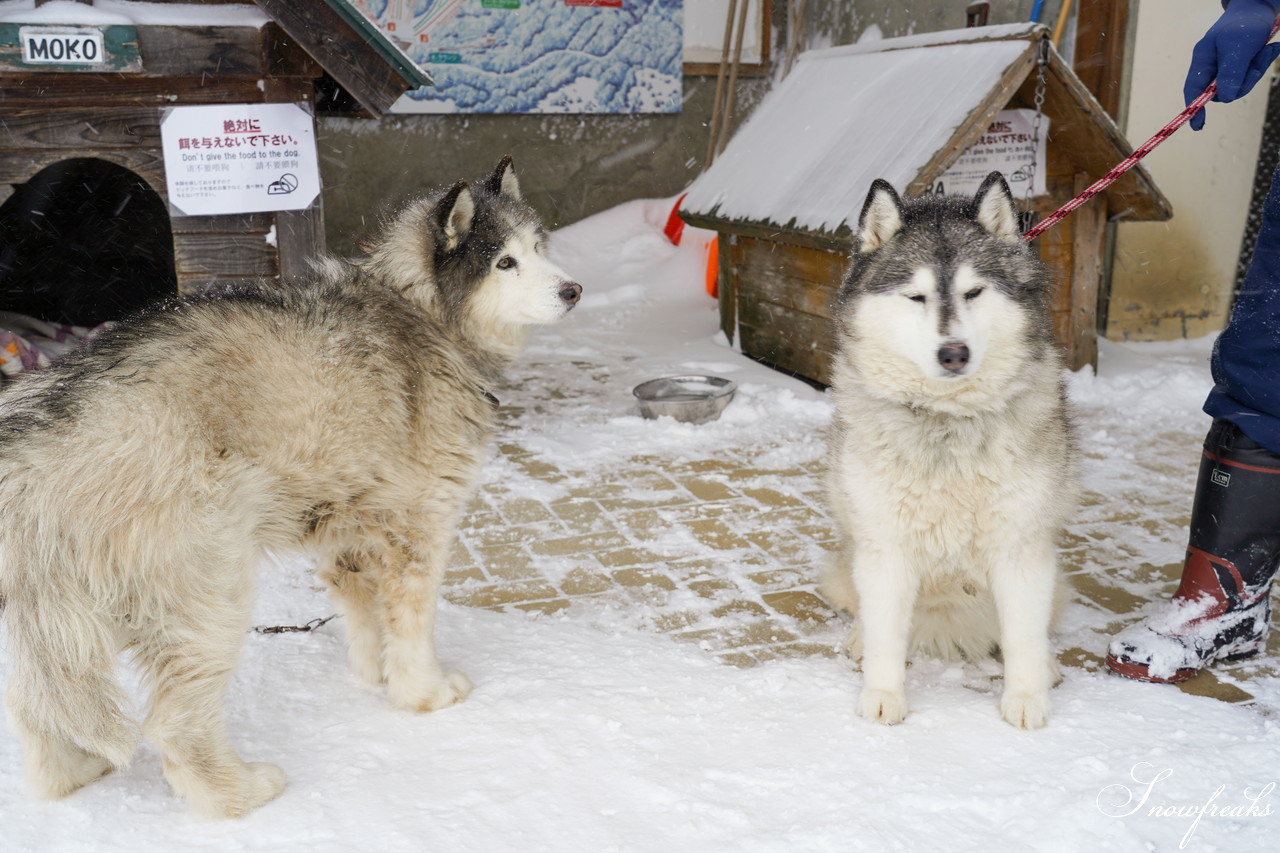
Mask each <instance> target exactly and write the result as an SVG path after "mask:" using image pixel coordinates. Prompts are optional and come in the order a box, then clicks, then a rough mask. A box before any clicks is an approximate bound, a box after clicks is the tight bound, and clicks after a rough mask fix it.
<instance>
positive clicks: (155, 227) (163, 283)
mask: <svg viewBox="0 0 1280 853" xmlns="http://www.w3.org/2000/svg"><path fill="white" fill-rule="evenodd" d="M176 292H177V276H176V274H175V272H174V251H173V234H172V231H171V228H170V223H169V213H168V210H167V208H166V206H165V203H164V201H163V200H162V199H161V198H160V196H159V195H158V194H157V193H156V192H155V190H153V189H152V188H151V187H150V186H149V185H148V184H147V182H146V181H145V180H143V179H142V178H141V177H139V176H138V175H136V174H134V173H133V172H131V171H129V170H128V169H126V168H124V167H123V166H118V165H116V164H114V163H109V162H107V161H105V160H99V159H95V158H89V157H79V158H73V159H68V160H63V161H60V162H58V163H54V164H53V165H50V166H47V167H46V168H44V169H42V170H40V171H39V172H37V173H36V174H35V175H34V176H32V177H31V178H30V179H29V180H28V181H27V182H26V183H24V184H15V185H13V192H12V194H11V195H10V196H9V197H8V198H7V199H6V200H5V202H4V204H3V205H0V310H4V311H11V312H14V313H17V314H26V315H28V316H32V317H36V318H39V319H41V320H47V321H49V322H54V323H66V324H70V325H76V326H88V327H92V326H96V325H98V324H99V323H102V322H105V321H108V320H118V319H120V318H121V317H123V316H124V315H125V314H128V313H129V312H130V311H132V310H133V309H135V308H138V307H139V306H141V305H143V304H145V303H147V302H149V301H151V300H152V299H154V298H156V297H158V296H162V295H169V294H173V293H176Z"/></svg>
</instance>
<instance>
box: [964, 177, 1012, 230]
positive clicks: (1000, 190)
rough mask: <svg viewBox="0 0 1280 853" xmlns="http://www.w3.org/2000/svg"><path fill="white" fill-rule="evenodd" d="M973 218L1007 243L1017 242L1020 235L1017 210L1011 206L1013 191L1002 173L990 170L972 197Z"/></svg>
mask: <svg viewBox="0 0 1280 853" xmlns="http://www.w3.org/2000/svg"><path fill="white" fill-rule="evenodd" d="M973 218H974V219H976V220H978V224H979V225H981V226H982V227H983V228H985V229H986V230H987V232H988V233H989V234H991V235H992V236H995V237H999V238H1000V239H1001V240H1004V241H1005V242H1007V243H1017V242H1018V241H1019V240H1021V238H1022V235H1021V234H1020V233H1019V231H1018V211H1017V209H1016V208H1015V207H1014V206H1013V193H1011V192H1010V191H1009V185H1008V184H1007V183H1006V182H1005V179H1004V175H1002V174H1000V173H999V172H992V173H991V174H990V175H987V178H986V180H984V181H983V182H982V186H980V187H978V192H977V195H975V196H974V197H973Z"/></svg>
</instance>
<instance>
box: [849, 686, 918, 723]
mask: <svg viewBox="0 0 1280 853" xmlns="http://www.w3.org/2000/svg"><path fill="white" fill-rule="evenodd" d="M858 714H859V715H860V716H862V717H864V718H866V719H868V720H871V721H872V722H876V723H884V724H885V725H889V726H892V725H896V724H897V723H900V722H902V718H903V717H905V716H906V715H907V697H906V695H905V694H903V693H901V692H898V691H893V690H872V689H870V688H863V691H862V694H861V695H860V696H859V697H858Z"/></svg>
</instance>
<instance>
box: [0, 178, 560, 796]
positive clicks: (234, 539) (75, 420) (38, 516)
mask: <svg viewBox="0 0 1280 853" xmlns="http://www.w3.org/2000/svg"><path fill="white" fill-rule="evenodd" d="M545 238H546V235H545V233H544V232H543V231H542V229H541V227H540V226H539V225H538V224H537V222H536V219H535V217H534V215H533V213H532V211H531V210H530V209H529V208H528V207H527V205H525V204H524V203H523V201H522V200H521V198H520V192H519V185H518V182H517V180H516V177H515V174H514V172H513V171H512V169H511V165H510V159H509V158H508V159H504V161H503V162H502V163H501V164H499V167H498V169H497V171H496V172H495V173H494V174H493V175H492V176H491V177H489V178H488V179H487V180H485V181H483V182H481V183H480V184H478V185H476V186H474V187H468V186H467V185H466V184H464V183H459V184H456V185H455V186H454V187H452V188H451V189H449V190H448V191H444V192H439V193H436V194H434V195H432V196H430V197H428V198H426V199H423V200H421V201H419V202H417V203H415V204H412V205H410V206H408V207H406V208H405V209H404V210H403V211H401V212H400V213H399V214H398V215H396V216H395V217H393V218H392V219H391V220H389V222H388V223H387V225H386V226H385V229H384V231H383V233H382V234H381V236H380V237H379V238H378V239H377V240H376V241H375V242H374V243H373V244H372V246H371V249H370V251H369V253H368V254H367V255H365V256H363V257H360V258H358V259H355V260H352V261H338V260H333V259H330V260H328V261H325V262H323V263H321V264H319V265H318V272H317V274H316V276H315V280H313V281H306V282H301V283H292V284H272V283H261V284H257V285H253V286H243V287H238V288H233V289H230V290H226V291H223V292H219V293H214V294H210V295H203V296H194V297H188V298H174V299H170V300H167V301H164V302H162V303H160V304H158V305H156V306H154V307H152V308H150V309H148V310H145V311H143V312H142V313H140V314H138V315H136V316H133V317H131V318H129V319H126V320H125V321H123V322H121V323H120V324H119V325H118V326H117V327H115V328H114V329H112V330H110V331H108V332H106V333H104V334H102V335H101V336H100V337H99V338H98V339H97V340H96V341H94V342H93V343H92V344H91V345H90V346H89V347H88V348H85V349H83V350H80V351H78V352H75V353H73V354H71V355H69V356H67V357H66V358H65V360H63V361H62V362H60V363H58V364H56V365H55V366H54V367H52V368H50V369H48V370H46V371H43V372H40V373H36V374H31V375H29V376H27V377H24V378H23V379H22V380H21V381H19V382H18V383H16V384H15V385H14V386H13V388H12V389H10V390H8V391H6V393H5V394H4V395H3V396H2V397H0V519H3V523H0V596H3V599H4V601H5V605H6V609H5V611H4V621H5V623H6V626H7V629H8V636H9V641H10V645H9V648H10V652H11V655H12V668H11V677H10V683H9V686H8V692H7V700H6V704H7V708H8V713H9V720H10V724H11V727H12V729H13V731H14V732H15V733H16V734H17V736H18V738H19V739H20V741H21V744H22V748H23V753H24V764H25V767H26V773H27V777H28V779H29V782H30V784H31V786H32V787H33V788H34V789H35V790H36V791H37V792H38V793H40V794H43V795H45V796H49V797H60V796H63V795H66V794H68V793H70V792H72V791H74V790H75V789H77V788H79V787H80V786H82V785H84V784H86V783H87V782H90V781H92V780H94V779H96V778H98V777H99V776H101V775H103V774H104V773H106V772H109V771H110V770H111V769H112V768H119V767H124V766H126V765H127V764H129V762H130V760H131V757H132V755H133V752H134V747H135V739H136V735H135V732H134V729H133V726H132V724H131V722H130V721H129V720H128V719H127V718H126V716H125V714H124V713H123V712H122V710H121V699H122V695H121V691H120V688H119V686H118V685H117V682H116V680H115V677H114V673H113V670H114V668H115V665H116V659H117V655H118V653H119V652H120V651H121V650H122V649H127V650H128V651H129V652H130V653H131V656H132V659H133V661H134V662H135V663H136V665H137V666H138V667H139V669H140V670H141V672H142V674H143V676H144V683H145V685H146V687H147V689H148V692H149V697H148V706H147V712H146V718H145V721H144V723H143V726H142V731H143V733H144V734H145V736H146V737H147V738H148V739H150V740H151V742H152V743H154V744H155V746H156V747H157V748H158V749H159V750H160V753H161V755H162V757H163V760H164V772H165V776H166V778H167V779H168V780H169V782H170V783H171V784H172V785H173V787H174V788H175V789H176V790H177V791H178V793H180V794H181V795H183V796H184V797H186V798H187V799H188V800H189V801H190V802H191V803H192V804H193V806H195V807H196V808H197V809H199V810H201V811H203V812H206V813H209V814H213V815H224V816H236V815H242V814H245V813H246V812H248V811H250V810H252V809H254V808H256V807H257V806H260V805H262V804H263V803H265V802H267V801H268V800H270V799H271V798H273V797H275V796H276V795H277V794H279V793H280V791H281V790H282V789H283V786H284V775H283V773H282V772H281V771H280V770H279V768H277V767H275V766H272V765H270V764H247V763H245V762H244V761H242V760H241V759H240V758H239V756H238V755H237V754H236V753H235V752H234V751H233V750H232V748H231V746H230V745H229V744H228V741H227V737H226V734H225V731H224V721H223V695H224V693H225V689H226V686H227V682H228V679H229V677H230V675H231V673H232V671H233V669H234V667H235V665H236V662H237V657H238V654H239V649H240V646H241V642H242V639H243V636H244V633H245V631H246V629H247V628H248V627H249V617H250V607H251V601H252V597H253V591H254V573H255V571H256V566H257V564H258V562H259V560H260V557H261V555H262V554H263V553H264V551H271V550H277V551H290V550H299V549H302V550H305V551H307V552H308V553H310V554H312V555H314V556H315V557H316V558H317V560H318V565H319V567H320V569H319V571H320V575H321V576H322V577H323V578H324V580H325V581H327V583H328V584H329V585H330V587H331V588H332V592H333V594H334V597H335V599H336V601H337V604H338V607H339V609H340V611H341V612H342V614H343V616H344V617H345V618H344V620H343V624H344V625H345V628H346V634H347V640H348V646H349V653H350V661H351V664H352V665H353V667H354V669H355V671H356V672H357V673H358V674H359V675H360V676H361V677H363V678H365V679H367V680H368V681H370V682H373V683H385V684H386V689H387V693H388V695H389V697H390V699H391V701H392V702H393V703H394V704H395V705H396V706H398V707H400V708H405V709H408V710H411V711H431V710H434V709H437V708H442V707H445V706H447V705H451V704H453V703H456V702H459V701H461V700H462V699H463V698H465V697H466V695H467V693H468V691H469V689H470V685H469V684H468V682H467V680H466V678H464V677H463V676H462V675H461V674H459V673H456V672H451V671H447V670H445V669H444V668H443V667H442V666H441V665H440V663H439V662H438V660H437V658H436V653H435V649H434V642H433V626H434V621H435V608H436V592H437V587H438V586H439V584H440V581H441V578H442V575H443V573H444V569H445V560H446V557H447V553H448V548H449V540H450V538H451V536H452V533H453V529H454V526H455V523H456V520H457V518H458V516H459V514H460V513H461V511H462V509H463V507H464V504H465V502H466V500H467V499H468V498H469V496H470V494H471V492H472V488H473V483H474V481H475V479H476V475H477V473H478V470H479V468H480V466H481V463H482V460H483V457H484V454H485V452H486V450H485V448H486V442H487V438H488V436H489V433H490V430H491V423H492V419H493V404H494V401H493V398H492V395H491V394H490V393H489V392H488V390H487V389H488V388H489V387H490V385H491V383H492V382H493V380H494V379H495V375H496V373H497V372H498V371H499V370H500V369H501V368H502V367H503V366H504V365H505V364H506V363H508V362H509V360H510V359H512V358H513V357H514V356H515V355H516V354H517V353H518V352H519V350H520V347H521V346H522V343H523V340H524V337H525V335H526V334H527V330H528V329H529V327H530V325H531V324H537V323H549V322H553V321H555V320H558V319H559V318H560V317H562V316H564V314H565V313H566V312H567V311H568V310H569V309H570V308H571V307H572V306H573V304H574V303H575V302H576V301H577V299H578V295H579V294H580V292H581V288H580V287H579V286H578V285H577V284H575V283H573V282H571V281H570V280H569V279H568V278H567V277H566V276H565V275H564V274H563V273H562V272H561V271H560V270H558V269H557V268H556V267H555V266H554V265H552V264H551V263H550V261H548V260H547V259H546V257H545V254H544V249H545V244H546V239H545Z"/></svg>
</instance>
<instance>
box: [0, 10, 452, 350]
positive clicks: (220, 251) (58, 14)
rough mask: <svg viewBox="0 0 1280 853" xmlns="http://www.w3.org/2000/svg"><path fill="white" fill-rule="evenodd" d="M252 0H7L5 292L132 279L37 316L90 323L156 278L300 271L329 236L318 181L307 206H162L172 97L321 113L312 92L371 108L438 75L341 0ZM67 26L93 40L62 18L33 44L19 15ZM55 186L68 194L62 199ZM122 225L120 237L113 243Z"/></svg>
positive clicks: (20, 297)
mask: <svg viewBox="0 0 1280 853" xmlns="http://www.w3.org/2000/svg"><path fill="white" fill-rule="evenodd" d="M254 3H255V4H256V5H254V4H251V3H248V2H245V0H240V2H239V3H231V2H227V0H203V2H201V0H186V2H166V0H159V2H157V0H150V2H148V3H138V4H136V6H135V4H130V3H127V2H124V3H121V4H119V5H118V7H117V6H115V5H113V6H112V7H111V11H110V12H104V11H103V10H100V9H98V8H96V7H93V6H91V5H88V4H84V3H82V4H77V5H75V6H72V5H71V4H69V3H66V2H63V3H59V4H56V5H55V6H46V5H45V4H44V3H42V2H39V0H36V2H32V4H31V8H30V9H29V10H28V9H24V8H22V7H21V6H19V7H18V8H17V9H14V8H12V7H7V8H6V9H4V10H3V11H4V17H3V18H2V19H0V104H2V105H3V109H4V121H3V122H0V203H3V205H4V208H7V210H5V211H4V212H3V213H0V229H3V230H0V310H13V311H19V312H25V313H34V311H32V310H25V309H28V308H29V307H31V306H34V307H35V309H40V308H41V306H42V305H43V306H44V309H45V310H44V312H45V313H56V309H57V306H58V304H59V303H65V302H66V300H65V299H61V298H60V297H59V293H60V291H63V290H65V289H67V288H74V287H80V288H82V289H88V290H91V291H92V290H96V289H101V288H103V287H108V286H109V287H116V286H119V287H123V288H128V287H130V286H132V287H133V288H134V290H133V291H131V292H129V293H124V294H123V295H119V296H117V297H115V298H107V297H103V296H102V295H101V294H100V293H92V292H91V293H88V294H86V295H84V298H82V299H81V300H80V301H81V303H83V304H89V303H93V307H92V308H86V309H85V310H86V311H87V312H88V314H89V315H93V316H80V317H77V316H65V317H54V316H46V317H44V319H50V320H61V321H64V322H77V323H79V324H82V325H83V324H86V323H88V322H91V321H92V322H96V321H98V320H101V319H109V317H104V316H98V315H101V314H104V313H107V314H109V313H111V312H112V311H113V310H114V311H115V312H117V313H122V312H123V310H127V309H128V308H130V307H132V306H133V305H134V304H138V303H140V302H143V301H145V300H146V299H147V298H149V297H150V296H151V295H155V293H156V292H164V291H166V290H169V291H171V290H173V289H175V288H176V289H177V290H178V291H180V292H194V291H198V290H201V289H203V288H206V287H208V286H210V285H212V284H215V283H224V282H232V281H235V280H237V279H243V278H257V277H277V276H288V275H293V274H295V273H302V272H304V271H305V269H306V263H307V261H308V259H310V258H312V257H314V256H315V255H316V254H317V252H318V251H320V250H321V248H322V247H323V243H324V223H323V214H322V208H321V205H320V201H319V197H318V196H317V198H316V200H315V201H314V203H312V204H311V206H310V207H308V208H307V209H304V210H296V211H282V212H255V213H243V214H225V215H205V216H188V215H178V213H177V212H174V215H173V217H172V220H171V221H170V213H171V208H170V206H169V204H168V194H167V189H166V175H165V159H164V156H163V151H162V145H161V130H160V128H161V122H162V119H163V118H164V116H165V114H166V111H167V110H168V109H169V108H170V107H174V106H185V105H211V104H214V105H237V104H298V105H301V106H302V107H303V109H304V110H305V111H306V112H307V113H309V114H310V115H311V119H310V122H311V128H312V131H314V115H315V112H316V110H324V111H334V112H345V113H349V114H356V115H361V116H364V117H369V118H377V117H379V116H381V115H382V114H383V113H385V111H386V110H387V109H388V108H389V107H390V106H391V104H392V103H393V102H394V101H395V100H396V99H397V98H398V97H399V96H400V95H401V94H402V93H403V92H405V91H406V90H407V89H410V88H414V87H417V86H420V85H425V84H428V83H429V82H430V79H429V78H428V77H426V76H425V75H424V74H423V73H422V72H420V71H419V70H418V69H417V68H416V67H415V66H414V65H413V63H412V62H411V61H409V60H408V59H407V58H406V57H404V55H403V54H402V53H401V52H400V51H399V49H398V48H396V47H394V46H393V45H392V44H391V43H390V42H389V41H387V40H386V39H385V38H384V37H383V36H382V35H381V34H380V33H379V31H378V30H377V28H376V27H375V26H374V25H373V24H372V23H371V22H369V21H367V20H366V19H365V18H364V17H363V16H361V15H360V14H359V13H358V12H356V11H355V10H354V9H353V8H352V7H351V6H350V5H349V4H348V3H346V2H345V0H254ZM131 10H132V11H136V13H137V18H136V20H134V19H131V18H130V13H131ZM122 18H123V20H121V19H122ZM59 28H61V31H63V32H67V33H74V34H79V35H76V36H75V38H78V39H83V40H84V41H83V46H80V45H79V44H78V43H76V42H74V41H73V40H71V37H70V36H68V38H67V40H66V41H64V42H56V41H55V42H51V43H50V45H44V44H42V45H39V46H38V47H39V48H40V51H41V52H40V53H37V54H32V53H31V52H30V51H31V50H33V49H35V48H33V47H32V44H33V43H30V42H27V41H24V33H25V34H26V38H28V39H29V38H30V33H32V32H36V31H39V32H49V31H53V32H55V33H56V32H57V31H59ZM24 50H25V51H27V52H25V53H24ZM77 59H80V60H84V61H79V62H77V61H75V60H77ZM90 60H92V61H90ZM55 195H56V196H58V197H59V198H61V197H64V196H65V197H70V198H71V199H72V201H71V202H70V204H69V206H66V205H64V206H63V207H61V208H60V209H58V210H54V209H52V208H51V205H56V204H59V203H60V202H59V201H58V200H57V199H55ZM157 223H158V224H157ZM86 232H87V233H86ZM112 234H114V235H115V237H116V239H115V241H114V248H111V247H107V246H105V245H104V244H106V243H110V242H112V241H111V240H110V239H108V237H109V236H110V235H112ZM108 249H110V250H109V251H107V250H108ZM31 251H44V252H46V253H47V254H45V255H44V256H42V257H39V258H35V257H31V256H29V253H30V252H31ZM102 251H106V253H105V254H103V253H102ZM108 272H110V273H111V275H114V276H115V278H111V277H110V276H107V277H106V278H104V275H106V274H107V273H108ZM116 279H119V281H117V280H116ZM64 313H69V312H67V311H64ZM70 313H74V312H70Z"/></svg>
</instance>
